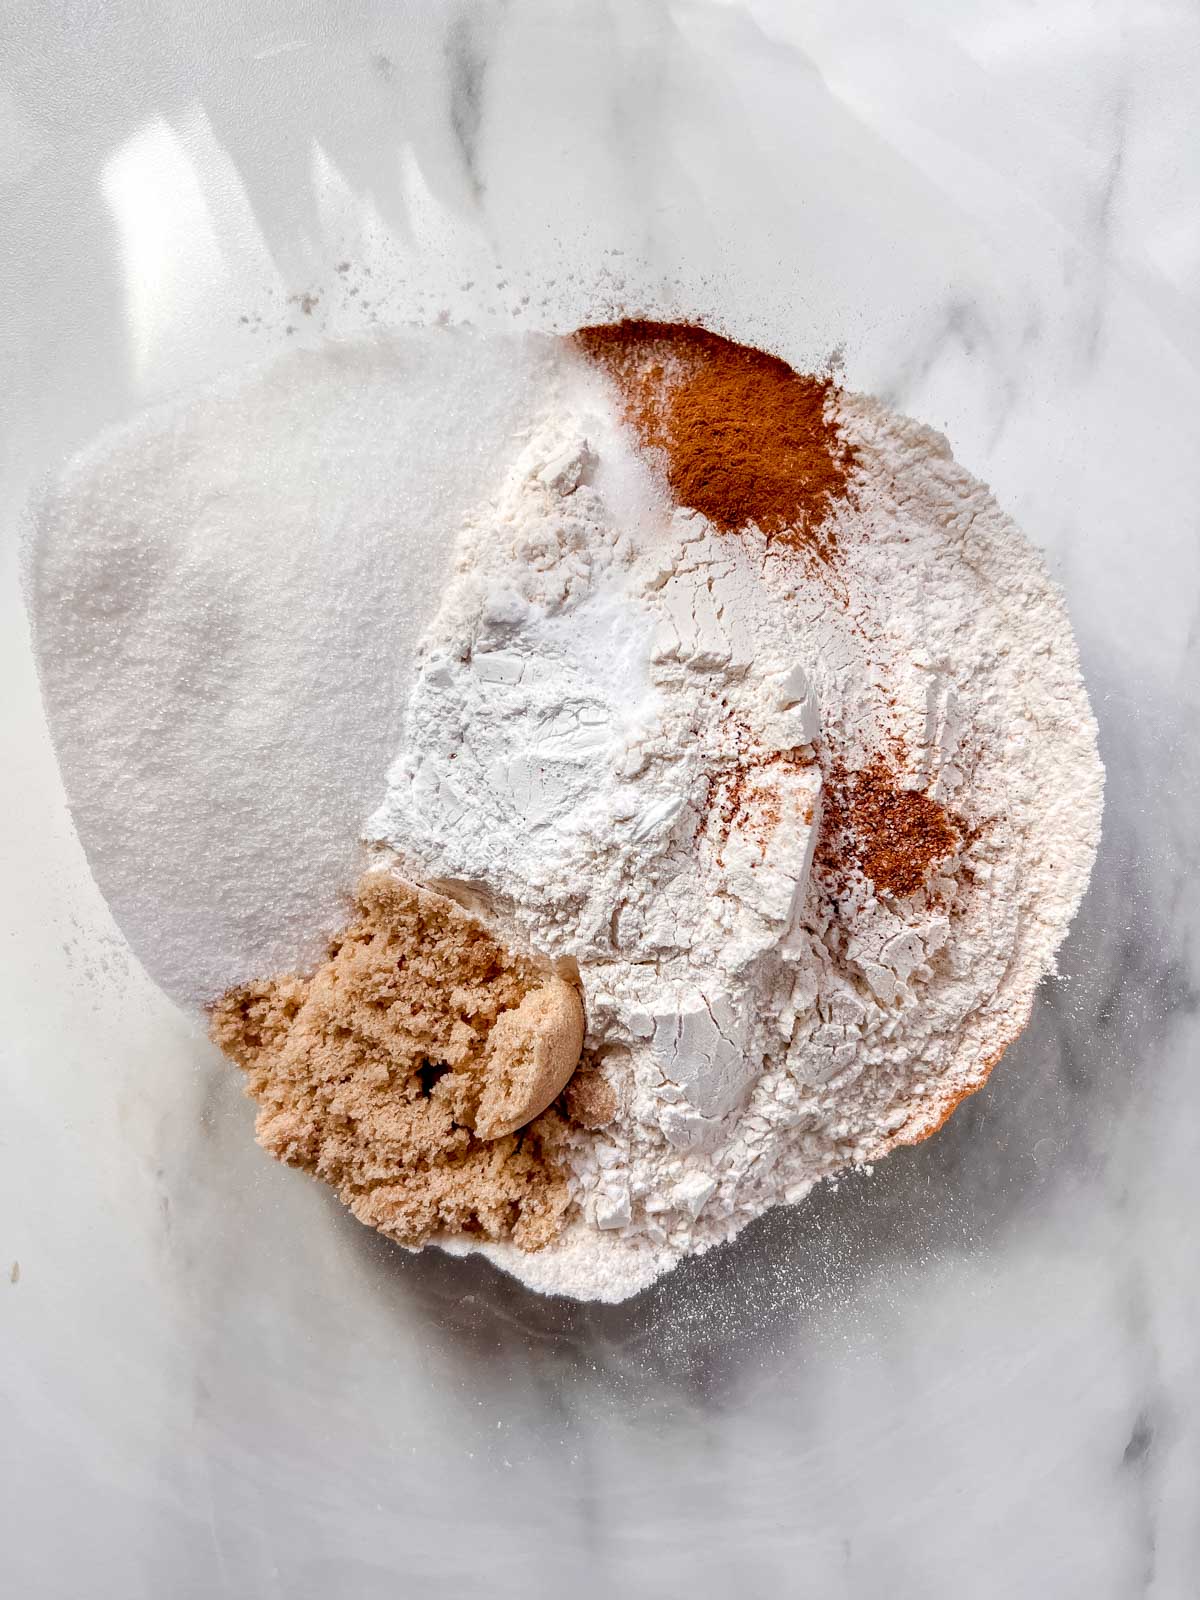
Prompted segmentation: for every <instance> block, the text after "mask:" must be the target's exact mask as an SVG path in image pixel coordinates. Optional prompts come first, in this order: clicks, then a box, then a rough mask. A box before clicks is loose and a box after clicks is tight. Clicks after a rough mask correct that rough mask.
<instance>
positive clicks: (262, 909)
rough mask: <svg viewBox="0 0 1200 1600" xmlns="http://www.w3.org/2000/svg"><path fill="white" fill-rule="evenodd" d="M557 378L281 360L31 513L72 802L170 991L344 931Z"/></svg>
mask: <svg viewBox="0 0 1200 1600" xmlns="http://www.w3.org/2000/svg"><path fill="white" fill-rule="evenodd" d="M546 360H547V356H546V345H545V343H544V342H543V343H539V341H538V340H536V339H534V338H529V339H522V340H517V339H509V340H484V339H482V338H477V337H475V336H473V335H472V334H471V333H470V332H469V331H465V330H445V329H430V330H413V331H411V332H404V333H398V334H395V335H391V336H388V337H379V338H375V339H370V340H363V341H356V342H355V343H353V344H352V345H338V344H334V345H330V346H328V347H327V348H325V349H324V350H322V351H319V352H313V351H306V352H297V353H294V354H289V355H287V356H285V357H283V358H281V359H279V360H277V361H275V362H273V363H272V364H271V365H269V366H267V367H265V368H263V369H261V370H257V371H252V372H249V373H247V374H243V375H239V376H236V377H234V378H231V379H230V380H228V381H226V382H224V383H222V384H221V385H219V386H218V387H216V388H214V389H211V390H209V391H207V392H205V393H204V394H202V395H199V396H197V397H195V398H193V399H189V400H184V401H182V402H179V403H176V404H173V405H170V406H168V407H165V408H162V409H159V410H157V411H154V412H151V413H149V414H147V415H146V416H144V417H142V418H140V419H139V420H137V421H136V422H134V423H133V424H132V425H131V426H129V427H127V428H125V429H123V430H121V431H120V432H117V433H113V434H110V435H107V436H105V437H103V438H101V439H99V440H98V441H97V442H96V443H95V445H93V446H92V447H91V448H90V449H89V450H88V451H87V452H86V453H85V454H83V455H82V456H80V457H78V458H77V459H76V460H75V461H73V462H72V463H71V465H70V466H69V468H68V469H67V471H66V473H65V475H64V477H63V478H62V480H61V482H60V483H59V484H58V485H57V486H56V487H55V488H54V489H53V490H52V491H51V492H50V493H49V494H48V495H47V496H46V498H45V499H44V500H43V502H42V503H41V505H40V506H39V507H38V509H37V511H36V514H35V517H34V525H33V527H32V530H31V537H30V541H29V545H28V552H27V572H26V576H27V590H28V594H29V598H30V610H31V614H32V618H33V628H34V635H35V644H36V649H37V657H38V664H39V670H40V674H41V681H42V687H43V693H44V696H45V700H46V706H47V712H48V716H49V720H50V724H51V728H52V730H53V734H54V739H55V744H56V746H57V751H58V758H59V763H60V766H61V769H62V774H63V778H64V781H65V784H66V788H67V794H68V798H69V800H70V803H71V808H72V812H73V815H74V818H75V822H76V825H77V827H78V829H79V833H80V836H81V838H82V840H83V843H84V846H85V848H86V850H87V853H88V859H89V862H90V864H91V867H92V871H93V873H94V874H95V877H96V879H97V882H98V883H99V885H100V888H101V889H102V890H103V892H104V894H105V896H106V898H107V900H108V902H109V904H110V906H111V908H112V910H113V912H114V914H115V916H116V918H117V920H118V922H119V923H120V926H121V928H122V929H123V931H124V933H125V935H126V937H127V938H128V940H129V942H130V944H131V945H132V947H133V949H134V951H135V952H136V954H137V955H138V957H139V958H140V959H141V961H142V962H143V963H144V965H145V966H146V968H147V969H148V970H149V972H150V973H151V975H152V976H153V977H154V978H156V979H157V981H158V982H159V983H160V984H161V985H162V986H163V988H165V989H166V990H167V991H168V993H170V994H172V995H174V996H176V997H177V998H180V999H183V1000H186V1001H189V1002H192V1003H200V1002H204V1001H207V1000H211V999H214V998H215V997H216V996H217V995H219V994H220V993H221V992H222V991H223V990H224V989H225V988H227V987H228V986H229V985H230V984H231V983H235V982H237V981H238V980H239V979H242V978H245V977H248V976H251V975H253V974H254V973H259V972H266V971H273V970H276V969H278V968H281V967H290V966H292V965H295V964H297V963H300V964H303V963H305V962H307V961H308V960H310V959H312V958H314V957H315V956H317V955H318V954H319V953H320V951H321V949H322V947H323V943H324V936H325V934H326V932H327V931H328V930H329V929H330V928H332V927H333V926H335V925H336V924H337V923H338V922H339V921H340V920H341V918H342V916H343V914H344V912H343V905H342V896H343V895H344V893H345V892H346V891H347V890H348V889H349V888H350V887H351V886H352V884H353V882H354V878H355V876H356V873H355V866H356V860H357V854H358V842H357V841H358V837H359V834H360V832H361V827H362V819H363V816H364V815H365V814H366V812H367V811H368V810H369V809H370V807H371V805H372V804H373V803H374V799H375V796H376V795H377V793H378V787H379V782H380V776H381V774H382V772H383V771H384V770H385V768H386V766H387V763H388V761H389V760H390V759H391V756H392V755H393V753H394V751H395V748H396V745H397V743H398V740H399V737H400V727H401V720H402V713H403V704H404V697H405V693H406V690H407V687H408V672H409V662H410V659H411V656H412V651H413V648H414V646H415V644H416V641H417V638H418V637H419V635H420V633H421V631H422V629H423V628H424V626H425V625H426V623H427V622H428V621H429V619H430V617H431V616H432V615H433V612H434V610H435V609H436V606H437V600H438V593H439V589H440V586H441V582H442V578H443V575H444V573H445V571H446V567H447V563H448V558H449V552H450V548H451V546H452V544H453V541H454V539H455V537H456V534H457V530H458V526H459V524H460V523H461V521H462V518H463V515H464V513H465V512H466V510H467V509H468V508H469V507H471V506H473V505H474V504H476V503H477V502H478V501H479V500H480V499H481V498H482V497H483V496H484V495H485V494H486V493H487V492H488V491H489V490H490V489H491V488H492V486H493V484H494V482H495V480H496V477H497V476H498V475H499V474H500V473H501V472H502V470H503V462H504V460H505V458H506V455H508V454H510V453H511V449H512V444H511V436H512V434H513V431H514V430H515V429H516V428H517V427H518V426H519V425H520V423H521V420H522V419H523V417H524V415H525V412H526V408H527V404H528V397H529V395H530V393H531V392H533V391H535V390H536V389H537V387H538V385H539V383H540V381H541V378H540V376H539V375H540V374H541V373H542V371H543V369H544V366H545V362H546Z"/></svg>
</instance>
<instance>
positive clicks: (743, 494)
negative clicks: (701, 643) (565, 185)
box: [574, 320, 854, 559]
mask: <svg viewBox="0 0 1200 1600" xmlns="http://www.w3.org/2000/svg"><path fill="white" fill-rule="evenodd" d="M574 337H575V341H576V343H577V344H578V345H579V346H580V348H581V349H582V350H583V351H584V352H585V354H586V355H587V356H588V357H589V358H590V359H591V360H593V361H595V362H597V363H598V364H599V365H600V366H602V367H604V369H605V370H606V371H607V372H608V373H609V375H610V376H611V377H612V378H613V380H614V381H615V382H616V384H617V385H618V387H619V389H620V391H621V396H622V399H623V402H624V407H625V413H626V416H627V418H628V420H629V422H630V423H631V425H632V426H633V427H634V428H635V430H636V431H637V433H638V435H639V437H640V439H641V441H642V443H643V445H644V446H645V447H646V448H647V449H650V450H654V451H661V453H662V456H663V459H664V464H665V471H666V476H667V482H668V484H669V486H670V489H671V493H672V495H673V497H674V499H675V501H676V502H677V504H679V505H681V506H687V507H689V508H690V509H692V510H694V511H699V512H700V513H702V515H704V516H705V517H707V518H708V519H709V521H710V522H712V523H713V525H714V526H715V527H717V528H718V529H720V531H721V532H722V533H734V532H737V531H738V530H740V529H743V528H747V527H750V526H751V525H754V526H756V527H758V528H759V529H761V530H762V532H763V533H765V534H766V535H767V537H768V538H769V539H771V540H772V541H774V542H776V543H779V544H782V545H785V546H790V547H792V548H794V549H802V548H803V549H807V550H809V551H811V552H813V553H815V554H817V555H819V556H821V557H822V558H825V559H828V557H829V556H830V555H831V554H832V549H833V541H832V538H831V536H830V534H829V532H828V530H827V528H826V522H827V519H828V517H829V513H830V511H831V509H832V507H833V506H834V504H835V503H836V502H837V501H838V500H840V499H842V498H844V496H845V494H846V489H847V484H848V481H849V478H850V474H851V472H852V471H853V468H854V452H853V450H852V449H851V447H850V446H849V445H848V444H847V443H846V441H845V440H844V438H843V437H842V433H841V430H840V428H839V426H838V423H837V417H836V408H835V405H834V401H835V399H836V395H837V389H836V386H835V385H834V383H833V381H832V379H831V378H829V377H813V376H811V375H806V374H804V373H799V372H795V371H793V370H792V368H791V367H789V366H788V364H787V362H786V361H782V360H780V358H779V357H778V356H772V355H768V354H767V353H766V352H765V351H763V350H755V349H753V348H752V347H751V346H749V345H744V344H735V343H734V342H733V341H732V340H731V339H723V338H722V337H721V336H720V335H719V334H716V333H710V332H709V331H708V329H707V328H700V327H695V326H693V325H692V324H691V323H684V322H644V321H637V320H626V321H623V322H612V323H602V324H598V325H596V326H593V327H587V328H580V329H579V331H578V332H577V333H576V334H575V336H574Z"/></svg>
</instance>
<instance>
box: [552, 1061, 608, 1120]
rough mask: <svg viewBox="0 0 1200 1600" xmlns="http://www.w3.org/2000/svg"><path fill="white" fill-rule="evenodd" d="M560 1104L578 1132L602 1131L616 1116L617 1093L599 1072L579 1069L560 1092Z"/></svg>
mask: <svg viewBox="0 0 1200 1600" xmlns="http://www.w3.org/2000/svg"><path fill="white" fill-rule="evenodd" d="M563 1104H564V1106H565V1109H566V1113H567V1116H568V1117H569V1118H570V1120H571V1121H572V1122H576V1123H578V1124H579V1126H580V1127H581V1128H603V1127H605V1126H606V1125H607V1124H608V1123H610V1122H611V1121H612V1119H613V1118H614V1117H615V1116H616V1114H617V1091H616V1090H615V1089H614V1088H613V1086H612V1084H611V1083H610V1082H609V1080H608V1079H607V1078H606V1077H605V1076H604V1074H603V1073H602V1072H599V1071H597V1070H596V1068H594V1067H581V1068H580V1070H579V1071H578V1072H577V1073H576V1074H575V1076H574V1077H573V1078H572V1079H571V1081H570V1083H568V1084H567V1087H566V1089H565V1090H564V1091H563Z"/></svg>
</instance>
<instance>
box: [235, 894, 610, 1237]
mask: <svg viewBox="0 0 1200 1600" xmlns="http://www.w3.org/2000/svg"><path fill="white" fill-rule="evenodd" d="M211 1031H212V1037H213V1039H214V1040H215V1042H216V1043H217V1044H218V1045H219V1046H220V1048H221V1049H222V1050H223V1051H224V1052H225V1054H226V1055H228V1056H229V1057H230V1058H231V1059H232V1060H234V1061H235V1062H236V1063H237V1064H238V1066H240V1067H241V1068H242V1069H243V1070H244V1072H245V1073H246V1086H247V1092H248V1093H249V1094H250V1095H251V1097H252V1098H253V1099H254V1100H255V1101H256V1102H257V1103H258V1107H259V1110H258V1119H257V1124H256V1129H257V1135H258V1141H259V1143H260V1144H261V1145H262V1146H263V1148H264V1149H266V1150H267V1151H269V1152H270V1154H271V1155H273V1156H275V1157H276V1158H277V1159H278V1160H280V1161H284V1162H287V1163H288V1164H289V1165H290V1166H296V1167H303V1168H304V1169H305V1170H306V1171H309V1172H312V1173H314V1174H315V1175H316V1176H317V1177H319V1178H323V1179H324V1180H325V1182H326V1183H328V1184H330V1185H331V1186H332V1187H333V1188H334V1189H336V1190H337V1192H338V1194H339V1196H340V1197H341V1199H342V1200H343V1201H344V1202H345V1204H346V1205H348V1206H349V1207H350V1209H351V1210H352V1211H353V1212H354V1214H355V1216H356V1217H358V1218H359V1220H360V1221H362V1222H366V1223H368V1224H370V1226H372V1227H375V1228H378V1229H380V1231H381V1232H383V1233H386V1234H389V1235H390V1236H391V1237H392V1238H394V1239H396V1240H398V1241H399V1242H400V1243H401V1244H405V1245H409V1246H415V1245H420V1244H422V1243H424V1242H425V1240H427V1239H429V1238H430V1237H431V1236H432V1235H434V1234H438V1233H472V1234H476V1235H481V1236H482V1237H484V1238H488V1239H502V1238H511V1239H512V1240H513V1241H514V1243H516V1244H517V1245H519V1246H521V1247H522V1248H523V1249H527V1250H536V1249H538V1248H539V1247H540V1246H542V1245H543V1244H546V1243H547V1242H548V1241H549V1240H550V1239H552V1238H553V1237H554V1236H555V1234H556V1233H557V1232H558V1231H559V1229H560V1227H561V1226H562V1221H563V1217H564V1214H565V1212H566V1210H567V1206H568V1203H569V1195H568V1189H567V1182H566V1177H565V1173H564V1170H563V1167H562V1165H561V1164H560V1162H559V1160H558V1159H557V1155H556V1151H557V1150H558V1148H559V1147H560V1146H561V1143H562V1140H563V1138H564V1133H565V1126H566V1125H565V1123H564V1121H563V1119H562V1117H561V1116H560V1115H559V1113H558V1112H557V1111H556V1110H553V1109H548V1108H549V1107H550V1106H551V1102H552V1101H553V1100H554V1099H555V1097H556V1096H557V1095H558V1094H559V1093H560V1091H561V1090H562V1088H563V1086H564V1084H565V1083H566V1082H567V1080H568V1079H569V1078H570V1076H571V1073H572V1072H573V1071H574V1069H575V1065H576V1063H577V1062H578V1060H579V1053H580V1049H581V1047H582V1044H583V1006H582V1003H581V1001H580V998H579V994H578V991H577V990H576V989H575V988H574V987H573V986H572V985H571V984H569V983H568V982H567V981H566V980H565V979H563V978H561V977H558V976H556V975H555V974H553V973H551V972H548V971H546V970H545V969H544V968H543V967H540V966H539V965H538V964H537V963H536V962H535V961H533V960H531V959H529V958H528V957H525V956H521V955H518V954H516V953H514V952H513V951H511V950H508V949H506V948H505V947H504V946H503V945H502V944H500V943H499V941H498V940H496V939H495V938H494V937H493V936H492V935H491V934H490V933H489V932H488V930H487V929H486V928H485V927H484V926H483V925H482V924H481V923H480V922H478V921H476V920H475V918H473V917H471V916H469V915H468V914H467V913H466V912H465V911H463V910H462V908H461V907H459V906H458V905H456V904H455V903H454V902H453V901H452V900H448V899H447V898H445V897H444V896H443V895H438V894H434V893H432V892H430V891H429V890H425V889H418V888H416V887H415V886H413V885H412V884H409V883H406V882H404V881H403V880H402V879H400V878H397V877H395V876H394V875H393V874H391V873H390V872H382V871H381V872H372V873H368V874H367V875H366V876H365V877H364V878H363V879H362V881H361V882H360V884H359V887H358V896H357V914H356V916H355V918H354V920H353V921H352V922H351V923H350V925H349V926H348V927H347V928H345V929H344V930H343V931H342V932H341V933H340V934H339V935H338V936H337V938H336V939H335V940H334V941H333V943H332V945H331V946H330V951H329V957H328V959H327V960H326V962H325V963H324V965H322V966H321V967H319V968H318V969H317V970H316V971H315V972H314V973H313V974H312V975H311V976H309V977H296V976H287V977H281V978H270V979H266V980H263V981H258V982H254V983H248V984H243V985H241V986H240V987H239V988H236V989H232V990H230V991H229V993H228V994H226V995H225V996H223V998H222V999H221V1000H220V1001H219V1002H218V1003H217V1004H216V1006H214V1008H213V1011H212V1023H211Z"/></svg>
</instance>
